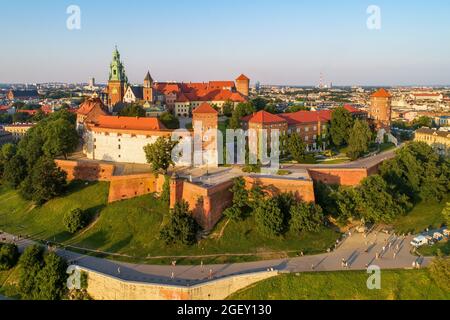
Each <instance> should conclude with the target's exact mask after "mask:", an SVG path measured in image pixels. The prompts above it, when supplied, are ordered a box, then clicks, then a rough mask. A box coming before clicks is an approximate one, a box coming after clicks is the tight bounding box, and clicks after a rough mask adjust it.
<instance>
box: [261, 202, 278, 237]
mask: <svg viewBox="0 0 450 320" xmlns="http://www.w3.org/2000/svg"><path fill="white" fill-rule="evenodd" d="M254 215H255V222H256V227H257V229H258V231H259V232H260V233H261V234H262V235H264V236H267V237H273V236H280V235H281V234H282V233H283V231H284V216H283V213H282V212H281V210H280V208H278V205H277V202H276V200H275V199H268V200H263V201H262V202H261V203H260V204H259V206H258V207H257V208H256V210H255V212H254Z"/></svg>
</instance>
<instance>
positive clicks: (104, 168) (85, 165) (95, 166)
mask: <svg viewBox="0 0 450 320" xmlns="http://www.w3.org/2000/svg"><path fill="white" fill-rule="evenodd" d="M55 163H56V165H57V166H58V167H59V168H60V169H61V170H63V171H65V172H66V173H67V180H69V181H72V180H85V181H109V180H110V179H111V177H112V176H113V174H114V165H112V164H104V163H95V162H89V161H71V160H55Z"/></svg>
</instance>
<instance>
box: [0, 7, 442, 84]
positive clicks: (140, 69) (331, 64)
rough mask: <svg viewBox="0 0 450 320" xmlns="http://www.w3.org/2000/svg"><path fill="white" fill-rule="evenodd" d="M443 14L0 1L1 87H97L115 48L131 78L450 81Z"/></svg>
mask: <svg viewBox="0 0 450 320" xmlns="http://www.w3.org/2000/svg"><path fill="white" fill-rule="evenodd" d="M72 4H74V5H78V6H79V7H80V8H81V14H82V15H81V30H76V31H69V30H68V29H67V28H66V20H67V18H68V15H67V14H66V9H67V7H68V6H69V5H72ZM372 4H374V5H378V6H379V7H380V8H381V17H382V24H381V30H378V31H374V30H369V29H368V28H367V26H366V21H367V18H368V14H367V13H366V10H367V7H368V6H369V5H372ZM449 15H450V2H449V1H447V0H428V1H426V0H416V1H414V0H410V1H405V0H395V1H394V0H371V1H366V0H341V1H337V0H315V1H314V0H246V1H245V0H221V1H215V0H208V1H206V0H171V1H163V0H158V1H154V0H147V1H143V0H128V1H116V0H89V1H87V0H70V1H66V0H39V1H36V0H15V1H6V0H4V1H2V18H1V19H0V30H1V35H2V38H1V39H2V40H1V47H0V82H44V81H65V82H78V81H84V82H87V80H88V79H89V78H90V77H91V76H93V77H95V78H96V79H97V80H98V82H104V81H106V79H107V76H108V65H109V62H110V60H111V55H112V50H113V48H114V45H116V44H117V45H118V47H119V50H120V52H121V55H122V59H123V60H124V63H125V66H126V70H127V74H128V77H129V79H130V81H131V82H134V83H140V82H142V80H143V78H144V76H145V74H146V71H147V69H150V72H151V74H152V76H153V77H154V78H155V79H156V80H159V81H169V80H176V81H203V80H204V81H206V80H214V79H234V78H235V77H236V76H238V75H239V74H240V73H245V74H247V75H248V76H249V77H250V78H251V79H252V81H256V80H259V81H261V82H262V83H271V84H294V85H311V84H317V83H318V82H319V77H320V73H321V72H323V74H324V77H325V80H326V81H327V82H333V84H335V85H356V84H359V85H406V84H409V85H426V84H430V85H431V84H450V40H449V39H450V19H448V17H449Z"/></svg>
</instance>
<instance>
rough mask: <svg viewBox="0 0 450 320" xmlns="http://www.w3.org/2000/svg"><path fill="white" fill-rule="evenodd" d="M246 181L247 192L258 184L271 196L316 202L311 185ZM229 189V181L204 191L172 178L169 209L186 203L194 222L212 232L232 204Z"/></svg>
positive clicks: (301, 181) (191, 184)
mask: <svg viewBox="0 0 450 320" xmlns="http://www.w3.org/2000/svg"><path fill="white" fill-rule="evenodd" d="M245 180H246V187H247V188H248V189H251V188H252V186H253V185H255V184H258V185H261V186H264V187H266V188H267V189H268V191H269V192H270V193H271V194H273V195H276V194H279V193H283V192H292V193H294V194H295V195H296V196H297V197H298V199H299V200H300V199H301V200H303V201H306V202H315V197H314V186H313V182H312V181H308V180H289V179H276V178H254V177H246V178H245ZM232 186H233V181H232V180H230V181H227V182H224V183H222V184H219V185H216V186H214V187H211V188H204V187H201V186H198V185H195V184H193V183H190V182H187V181H184V180H181V179H178V178H171V182H170V205H171V207H172V208H173V207H174V205H175V203H176V202H179V201H182V200H184V201H187V202H188V203H189V206H190V210H192V212H193V215H194V218H195V220H196V221H197V222H198V223H199V224H200V225H201V226H202V228H203V229H205V230H211V229H212V228H213V227H214V226H215V225H216V223H217V222H218V221H219V220H220V218H221V217H222V213H223V211H225V209H227V208H229V207H230V206H231V204H232V201H233V194H232V193H231V192H230V189H231V187H232Z"/></svg>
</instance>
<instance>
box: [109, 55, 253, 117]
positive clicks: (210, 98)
mask: <svg viewBox="0 0 450 320" xmlns="http://www.w3.org/2000/svg"><path fill="white" fill-rule="evenodd" d="M249 86H250V79H249V78H247V77H246V76H245V75H240V76H239V77H238V78H237V79H236V81H209V82H206V83H176V82H155V81H154V80H153V78H152V76H151V75H150V72H147V75H146V76H145V78H144V82H143V85H139V86H131V85H129V84H128V78H127V76H126V74H125V67H124V64H123V62H122V61H121V60H120V53H119V51H118V50H117V48H116V49H115V50H114V53H113V61H112V62H111V66H110V72H109V81H108V87H107V89H106V90H105V92H104V95H103V97H104V98H103V102H104V103H105V104H106V105H108V107H109V110H110V112H111V113H114V111H116V110H118V109H120V107H121V105H122V104H123V103H135V102H136V103H139V104H141V105H143V106H144V109H146V110H151V111H153V112H155V111H156V113H157V111H160V112H163V111H170V112H173V113H174V114H175V115H176V116H178V117H190V116H191V115H192V111H193V110H194V109H195V108H196V107H198V106H200V105H201V104H203V103H205V102H206V103H208V104H210V105H212V106H213V107H215V108H217V109H218V110H221V109H222V107H223V106H224V104H225V103H232V104H233V105H234V106H235V105H236V104H238V103H240V102H245V101H247V97H248V94H249ZM151 111H150V112H151Z"/></svg>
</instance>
